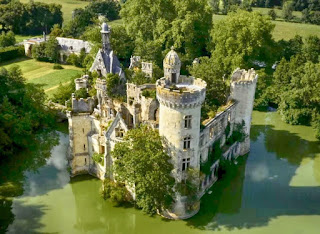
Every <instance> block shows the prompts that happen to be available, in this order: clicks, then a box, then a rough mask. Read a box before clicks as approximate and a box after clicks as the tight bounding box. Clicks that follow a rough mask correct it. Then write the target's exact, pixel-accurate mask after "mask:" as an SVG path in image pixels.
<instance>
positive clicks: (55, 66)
mask: <svg viewBox="0 0 320 234" xmlns="http://www.w3.org/2000/svg"><path fill="white" fill-rule="evenodd" d="M53 69H55V70H60V69H63V67H62V66H61V65H60V64H57V63H55V64H54V65H53Z"/></svg>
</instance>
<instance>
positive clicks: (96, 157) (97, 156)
mask: <svg viewBox="0 0 320 234" xmlns="http://www.w3.org/2000/svg"><path fill="white" fill-rule="evenodd" d="M92 160H93V161H95V162H96V163H99V164H100V165H103V164H104V155H103V154H98V153H94V154H93V155H92Z"/></svg>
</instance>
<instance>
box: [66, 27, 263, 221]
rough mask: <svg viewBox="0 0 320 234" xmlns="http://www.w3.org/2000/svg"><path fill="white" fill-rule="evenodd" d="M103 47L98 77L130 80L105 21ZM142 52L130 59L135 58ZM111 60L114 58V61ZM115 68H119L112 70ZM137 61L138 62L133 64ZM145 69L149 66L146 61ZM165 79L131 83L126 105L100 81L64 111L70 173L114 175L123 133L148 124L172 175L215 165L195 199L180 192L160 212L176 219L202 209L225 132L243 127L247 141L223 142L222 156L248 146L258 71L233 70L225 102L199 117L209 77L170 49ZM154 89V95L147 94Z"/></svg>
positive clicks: (82, 82)
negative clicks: (186, 70) (190, 69)
mask: <svg viewBox="0 0 320 234" xmlns="http://www.w3.org/2000/svg"><path fill="white" fill-rule="evenodd" d="M101 33H102V38H103V46H102V49H101V50H100V51H99V52H98V54H97V57H96V60H95V61H94V63H93V66H92V68H91V71H97V72H98V73H99V74H100V75H101V76H102V75H103V76H104V75H106V74H108V73H116V74H119V75H120V77H121V79H124V80H125V77H124V73H123V72H122V70H121V69H120V66H119V61H118V59H117V58H116V56H115V55H114V54H113V52H112V49H111V45H110V40H109V34H110V29H109V27H108V26H107V25H106V24H104V25H103V26H102V30H101ZM136 60H137V57H135V58H132V61H131V62H132V63H134V62H136ZM112 61H115V63H114V62H112ZM114 66H115V68H114ZM132 66H133V65H132ZM144 67H145V68H146V69H147V70H148V72H150V68H151V69H152V66H151V67H150V66H146V65H145V66H144ZM163 69H164V77H163V78H161V79H158V80H157V81H156V83H155V84H144V85H135V84H132V83H127V84H126V94H127V100H126V102H123V101H119V100H116V99H112V98H110V97H108V95H107V93H106V90H107V86H106V81H105V80H104V79H102V78H98V79H97V80H96V83H95V88H96V90H97V95H96V97H90V98H87V99H82V98H80V99H76V98H75V97H74V95H73V97H72V111H69V112H68V113H67V117H68V122H69V134H70V158H69V159H70V165H71V169H72V175H77V174H82V173H90V174H92V175H94V176H96V177H98V178H100V179H102V180H103V179H105V178H111V179H112V178H113V175H112V172H111V166H112V163H113V158H112V155H111V152H112V150H113V149H114V146H115V144H117V142H121V141H122V140H123V139H122V138H123V136H124V135H125V134H126V132H127V131H128V130H129V129H131V128H135V127H137V126H139V124H141V123H143V124H148V125H150V126H151V127H152V128H154V129H158V130H159V133H160V135H161V136H163V137H164V140H165V143H164V144H165V148H166V151H167V152H168V154H169V155H170V156H171V158H172V163H173V165H174V170H173V171H172V175H173V176H174V178H175V180H176V181H177V182H181V181H182V180H183V179H184V178H185V176H186V172H187V170H188V168H193V169H197V170H199V171H201V167H202V165H203V164H206V163H210V165H209V167H208V168H209V170H208V171H207V172H206V173H205V174H204V175H203V176H202V177H201V178H200V180H199V188H200V192H199V194H198V200H197V201H193V202H191V203H190V202H189V201H188V199H187V198H186V197H185V196H182V195H179V196H178V197H177V200H176V202H175V204H174V206H173V209H172V210H170V211H167V212H166V213H165V214H163V215H164V216H166V217H169V218H173V219H185V218H189V217H191V216H193V215H194V214H196V213H197V212H198V210H199V209H200V202H199V199H200V198H201V196H202V195H203V194H204V193H205V191H206V190H207V189H208V188H209V187H210V186H211V185H212V184H213V183H214V182H215V181H216V180H217V171H218V168H219V163H220V160H221V159H216V160H214V161H213V162H211V161H209V159H208V158H209V156H210V154H212V152H213V150H214V149H213V147H214V145H215V144H219V145H220V146H221V147H223V146H226V141H227V139H228V137H230V135H231V134H232V132H233V131H234V130H235V128H236V126H239V125H241V126H242V129H243V131H244V133H245V139H244V140H242V141H236V142H232V144H231V145H228V146H227V147H224V150H223V151H222V156H221V157H222V158H223V159H225V160H232V159H235V158H237V157H238V156H241V155H245V154H246V153H248V152H249V150H250V139H249V134H250V125H251V114H252V108H253V102H254V95H255V89H256V83H257V78H258V76H257V75H256V73H255V71H254V70H253V69H251V70H248V71H246V70H240V69H237V70H236V71H234V73H233V74H232V77H231V95H230V97H229V99H228V100H229V101H228V103H227V104H226V105H225V106H224V107H223V108H222V109H221V111H220V112H218V113H217V114H216V115H215V116H214V117H213V118H211V119H208V120H207V121H205V122H202V121H201V106H202V104H203V102H204V101H205V98H206V86H207V84H206V82H205V81H203V80H202V79H200V78H195V77H191V76H189V77H188V76H184V75H181V74H180V69H181V61H180V59H179V56H178V54H177V53H176V52H175V51H174V49H173V48H172V49H171V51H170V52H169V53H168V54H167V55H166V57H165V58H164V60H163ZM75 85H76V89H77V90H78V89H80V88H88V77H87V76H84V77H82V78H79V79H76V80H75ZM146 91H153V92H156V97H152V95H146V94H145V93H146ZM94 154H100V155H102V157H103V160H102V163H97V162H95V161H94V160H93V158H92V156H93V155H94Z"/></svg>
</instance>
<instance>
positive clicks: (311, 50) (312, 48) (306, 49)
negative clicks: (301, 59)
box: [302, 36, 320, 63]
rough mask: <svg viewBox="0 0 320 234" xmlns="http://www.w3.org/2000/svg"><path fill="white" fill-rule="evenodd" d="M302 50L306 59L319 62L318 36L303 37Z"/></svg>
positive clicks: (319, 39)
mask: <svg viewBox="0 0 320 234" xmlns="http://www.w3.org/2000/svg"><path fill="white" fill-rule="evenodd" d="M302 52H303V54H304V56H305V58H306V59H307V60H308V61H311V62H313V63H318V62H320V38H319V37H317V36H309V37H307V38H306V39H305V42H304V44H303V48H302Z"/></svg>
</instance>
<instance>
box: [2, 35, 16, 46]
mask: <svg viewBox="0 0 320 234" xmlns="http://www.w3.org/2000/svg"><path fill="white" fill-rule="evenodd" d="M15 44H16V38H15V35H14V33H13V32H12V31H9V32H7V33H5V32H2V33H1V35H0V47H7V46H13V45H15Z"/></svg>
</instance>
